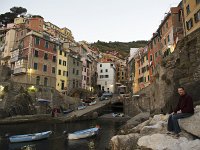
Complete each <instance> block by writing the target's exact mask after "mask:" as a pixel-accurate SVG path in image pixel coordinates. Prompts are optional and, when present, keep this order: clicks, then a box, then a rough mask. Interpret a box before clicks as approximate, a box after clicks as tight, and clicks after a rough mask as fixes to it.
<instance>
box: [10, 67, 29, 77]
mask: <svg viewBox="0 0 200 150" xmlns="http://www.w3.org/2000/svg"><path fill="white" fill-rule="evenodd" d="M24 73H26V68H25V67H20V68H14V72H13V74H14V75H18V74H24Z"/></svg>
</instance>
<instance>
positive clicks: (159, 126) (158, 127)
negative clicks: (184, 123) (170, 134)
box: [140, 121, 167, 134]
mask: <svg viewBox="0 0 200 150" xmlns="http://www.w3.org/2000/svg"><path fill="white" fill-rule="evenodd" d="M166 124H167V123H166V122H164V121H158V122H157V123H156V124H154V125H150V126H144V127H143V128H142V129H141V130H140V133H141V134H151V133H158V132H166Z"/></svg>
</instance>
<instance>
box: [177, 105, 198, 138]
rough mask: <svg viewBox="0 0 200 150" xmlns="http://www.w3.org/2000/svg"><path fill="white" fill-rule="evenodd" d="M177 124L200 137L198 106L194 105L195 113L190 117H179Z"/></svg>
mask: <svg viewBox="0 0 200 150" xmlns="http://www.w3.org/2000/svg"><path fill="white" fill-rule="evenodd" d="M179 125H180V127H181V128H182V129H184V130H186V131H187V132H189V133H191V134H193V135H195V136H198V137H200V106H196V107H195V113H194V115H192V116H191V117H188V118H184V119H179Z"/></svg>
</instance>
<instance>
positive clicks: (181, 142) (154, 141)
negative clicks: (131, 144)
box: [137, 134, 200, 150]
mask: <svg viewBox="0 0 200 150" xmlns="http://www.w3.org/2000/svg"><path fill="white" fill-rule="evenodd" d="M137 144H138V145H139V146H140V147H142V148H150V149H153V150H164V149H165V150H199V149H200V140H198V139H196V140H191V141H189V140H188V139H187V138H185V137H180V138H179V139H175V138H173V137H171V136H168V135H165V134H153V135H147V136H143V137H141V138H140V139H139V140H138V142H137Z"/></svg>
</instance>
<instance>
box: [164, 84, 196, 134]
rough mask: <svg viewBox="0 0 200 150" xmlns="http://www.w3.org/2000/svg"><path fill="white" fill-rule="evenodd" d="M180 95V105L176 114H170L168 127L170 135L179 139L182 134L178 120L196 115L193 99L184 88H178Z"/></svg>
mask: <svg viewBox="0 0 200 150" xmlns="http://www.w3.org/2000/svg"><path fill="white" fill-rule="evenodd" d="M178 93H179V95H180V97H179V101H178V105H177V106H176V108H175V110H174V112H172V113H171V114H170V116H169V118H168V126H167V130H168V131H169V132H168V133H169V134H170V133H172V134H175V136H176V137H179V136H180V135H179V133H180V132H181V129H180V127H179V124H178V119H181V118H186V117H190V116H192V115H193V114H194V106H193V100H192V97H191V96H190V95H188V94H187V93H186V92H185V89H184V88H183V87H179V88H178Z"/></svg>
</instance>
